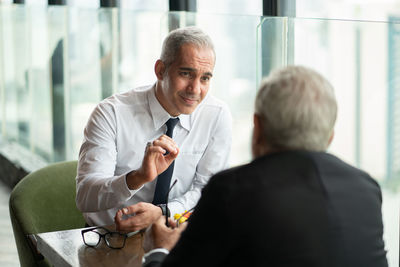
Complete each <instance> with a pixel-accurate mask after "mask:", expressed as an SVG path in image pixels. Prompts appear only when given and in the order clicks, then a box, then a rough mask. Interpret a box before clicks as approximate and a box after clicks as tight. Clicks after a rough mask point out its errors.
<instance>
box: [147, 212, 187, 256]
mask: <svg viewBox="0 0 400 267" xmlns="http://www.w3.org/2000/svg"><path fill="white" fill-rule="evenodd" d="M168 221H169V226H170V227H167V226H166V225H165V217H163V216H161V217H159V218H158V220H157V221H156V222H155V223H153V224H152V225H151V227H149V228H147V230H146V234H145V236H144V242H143V249H144V251H145V252H149V251H150V250H152V249H155V248H165V249H168V250H169V251H171V249H173V248H174V246H175V244H176V242H178V240H179V238H180V237H181V233H182V232H183V231H184V230H185V229H186V226H187V223H186V222H185V223H183V224H180V225H179V226H178V227H176V223H175V221H174V220H172V219H171V218H168Z"/></svg>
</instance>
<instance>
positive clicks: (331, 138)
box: [328, 130, 335, 146]
mask: <svg viewBox="0 0 400 267" xmlns="http://www.w3.org/2000/svg"><path fill="white" fill-rule="evenodd" d="M334 136H335V131H334V130H332V133H331V137H329V140H328V146H330V145H331V143H332V140H333V137H334Z"/></svg>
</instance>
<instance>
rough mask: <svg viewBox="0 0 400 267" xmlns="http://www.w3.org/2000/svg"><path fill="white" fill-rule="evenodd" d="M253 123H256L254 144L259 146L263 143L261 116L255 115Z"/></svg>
mask: <svg viewBox="0 0 400 267" xmlns="http://www.w3.org/2000/svg"><path fill="white" fill-rule="evenodd" d="M253 123H254V137H253V138H254V142H255V143H257V144H260V143H261V140H262V136H263V130H262V126H261V119H260V116H259V115H257V114H255V113H254V115H253Z"/></svg>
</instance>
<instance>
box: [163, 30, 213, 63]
mask: <svg viewBox="0 0 400 267" xmlns="http://www.w3.org/2000/svg"><path fill="white" fill-rule="evenodd" d="M188 43H189V44H193V45H195V46H197V47H198V48H209V49H211V50H212V51H213V53H214V59H215V50H214V45H213V42H212V40H211V38H210V36H208V35H207V34H205V33H204V32H203V31H202V30H201V29H199V28H197V27H193V26H191V27H185V28H180V29H176V30H173V31H171V32H170V33H169V34H168V36H167V37H166V38H165V40H164V42H163V46H162V50H161V56H160V59H161V60H162V61H163V62H164V64H165V65H166V67H167V68H168V67H169V66H170V65H171V64H172V62H174V60H175V59H176V56H177V53H178V52H179V49H180V48H181V46H182V45H184V44H188Z"/></svg>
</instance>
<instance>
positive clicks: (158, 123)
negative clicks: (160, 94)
mask: <svg viewBox="0 0 400 267" xmlns="http://www.w3.org/2000/svg"><path fill="white" fill-rule="evenodd" d="M147 99H148V101H149V108H150V113H151V116H152V118H153V124H154V129H155V130H157V129H160V128H161V127H162V126H163V125H164V124H165V123H166V122H167V120H169V119H170V118H172V117H171V116H170V115H169V113H168V112H167V111H166V110H165V109H164V108H163V107H162V106H161V104H160V102H158V100H157V98H156V85H155V84H154V86H153V87H152V88H151V90H150V92H149V94H148V95H147ZM194 112H196V110H195V111H194ZM178 118H179V123H180V125H181V126H182V127H183V128H185V129H186V130H187V131H190V129H191V126H192V125H191V120H190V115H186V114H181V115H179V116H178Z"/></svg>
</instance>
